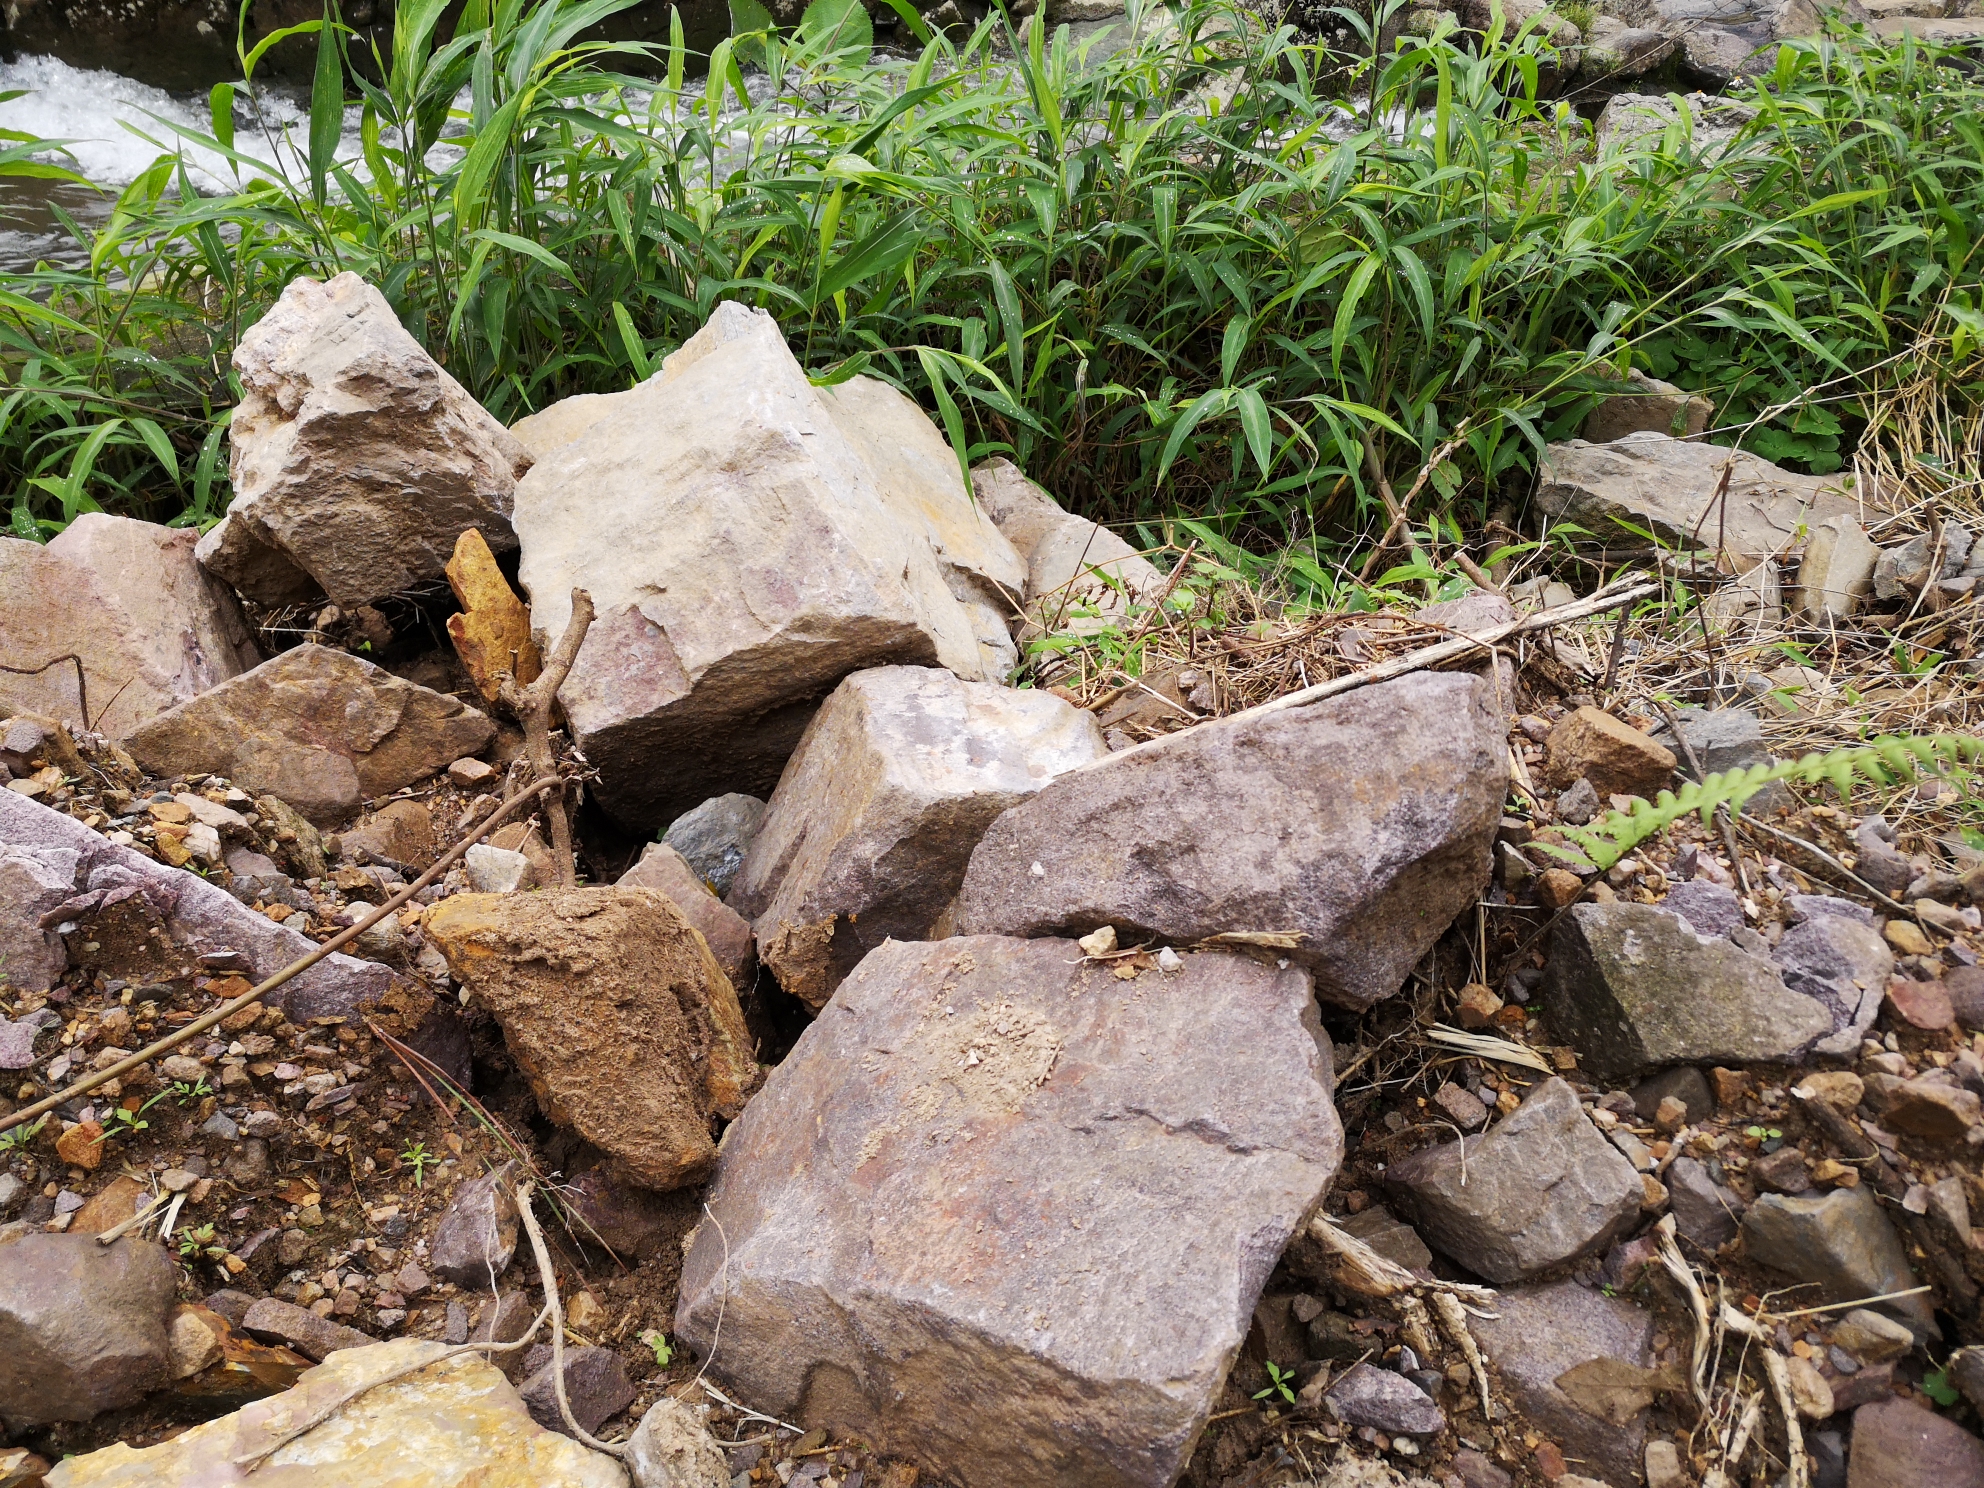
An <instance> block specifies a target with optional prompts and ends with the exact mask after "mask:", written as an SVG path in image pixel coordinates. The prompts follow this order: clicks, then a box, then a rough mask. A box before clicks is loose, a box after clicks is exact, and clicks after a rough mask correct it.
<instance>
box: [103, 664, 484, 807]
mask: <svg viewBox="0 0 1984 1488" xmlns="http://www.w3.org/2000/svg"><path fill="white" fill-rule="evenodd" d="M495 737H496V726H495V725H494V724H493V723H491V722H490V721H489V718H488V716H487V715H486V714H483V713H480V712H478V711H477V710H476V709H474V708H470V707H467V706H466V705H464V704H463V703H462V701H461V700H460V699H459V698H455V697H451V696H449V695H448V694H447V693H443V692H435V691H434V690H433V689H432V688H427V687H422V686H420V685H419V684H418V683H415V682H408V681H405V680H403V679H401V678H399V677H395V676H394V675H393V674H392V673H391V672H388V671H386V670H385V669H384V668H382V667H376V666H374V665H373V664H372V663H371V662H369V661H366V660H364V659H363V658H361V657H357V656H353V655H352V654H351V653H350V652H347V651H337V650H333V649H332V648H330V647H328V646H316V645H304V646H298V647H296V648H295V649H294V650H291V651H285V652H283V653H282V655H280V656H278V657H276V658H275V659H274V660H272V661H265V662H263V663H262V664H261V665H260V666H258V667H256V668H255V669H254V670H253V671H252V672H244V673H242V675H240V676H239V677H235V678H233V679H232V680H230V681H228V682H224V683H222V684H221V685H220V686H218V687H215V688H213V689H212V690H211V691H208V692H205V693H202V694H201V695H200V696H199V697H197V698H194V699H193V700H192V701H191V702H188V703H184V704H182V705H180V706H179V707H177V708H174V709H172V710H171V711H170V712H167V713H163V714H161V715H159V716H158V717H157V718H155V719H153V720H152V721H151V722H150V723H147V724H146V725H145V726H144V727H143V728H140V729H138V730H137V731H136V732H135V733H133V734H132V736H131V738H130V740H129V747H130V750H131V753H132V755H133V756H134V757H135V758H136V759H137V761H138V763H139V764H141V765H143V766H144V767H145V768H146V769H147V770H150V771H151V772H152V773H153V774H156V775H185V774H193V773H197V772H201V771H204V772H206V773H207V774H211V775H224V776H226V777H227V778H228V779H230V780H232V781H233V782H234V783H235V784H236V785H238V786H240V787H241V788H242V789H243V790H249V791H257V792H259V791H267V792H269V793H270V794H272V795H276V796H279V797H281V798H282V799H283V800H284V801H287V802H288V803H289V804H290V805H291V806H293V807H295V808H296V809H297V810H298V811H300V812H302V813H303V815H304V816H306V817H308V818H309V819H310V820H311V821H313V822H318V823H324V822H333V821H338V820H341V819H342V818H344V817H347V816H350V815H351V814H352V813H353V812H355V811H356V810H357V809H358V806H359V803H360V802H361V801H364V800H367V799H370V798H372V797H375V796H384V795H390V794H391V793H392V792H394V791H396V790H398V789H399V788H400V787H401V786H405V785H411V784H413V782H414V781H416V780H421V779H424V778H425V777H427V776H429V775H432V774H434V773H435V772H436V771H439V770H445V769H446V768H447V767H448V766H449V765H451V764H452V763H454V762H455V761H456V760H458V759H460V758H461V757H462V756H463V755H469V754H479V753H480V752H481V751H482V750H483V749H485V748H487V747H488V744H489V741H490V740H491V739H493V738H495Z"/></svg>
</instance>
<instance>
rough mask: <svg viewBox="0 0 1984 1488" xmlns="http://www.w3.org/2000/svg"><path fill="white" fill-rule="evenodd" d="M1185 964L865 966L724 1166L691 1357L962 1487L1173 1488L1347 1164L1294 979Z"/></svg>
mask: <svg viewBox="0 0 1984 1488" xmlns="http://www.w3.org/2000/svg"><path fill="white" fill-rule="evenodd" d="M1182 960H1183V966H1182V967H1181V969H1180V970H1179V971H1177V972H1175V973H1171V974H1166V973H1164V972H1161V971H1158V970H1155V969H1151V970H1145V971H1142V972H1140V973H1138V974H1137V975H1135V977H1134V978H1133V979H1129V980H1124V979H1120V978H1118V977H1116V976H1114V975H1112V974H1111V972H1110V971H1109V970H1108V969H1106V968H1104V967H1101V966H1097V965H1093V964H1089V963H1085V962H1084V960H1083V958H1082V956H1081V953H1080V950H1079V948H1078V947H1076V946H1075V945H1073V944H1072V943H1070V942H1068V941H1064V940H1033V941H1019V940H1009V939H1004V938H1001V937H993V936H977V937H967V938H962V939H955V940H947V941H940V942H935V943H926V944H920V945H910V944H903V943H900V942H898V943H892V944H889V945H885V946H883V947H882V948H881V949H879V950H877V951H875V952H873V953H872V954H871V955H870V956H869V957H868V958H867V960H865V961H864V962H862V964H861V965H860V966H859V967H858V968H856V970H855V972H854V974H853V975H852V976H851V977H849V978H848V979H847V980H846V981H845V982H843V983H842V984H841V987H840V990H839V991H838V992H837V993H836V994H835V995H834V999H833V1001H832V1002H831V1003H830V1004H829V1005H828V1007H827V1009H826V1011H825V1012H824V1013H823V1014H821V1016H820V1018H819V1019H818V1020H817V1021H815V1022H814V1023H813V1024H812V1026H811V1027H809V1028H808V1029H807V1030H806V1032H805V1033H804V1034H803V1035H802V1036H801V1038H800V1040H799V1043H798V1045H797V1046H796V1047H795V1048H794V1050H793V1052H792V1054H791V1055H790V1056H789V1057H788V1058H787V1059H786V1061H785V1062H784V1063H783V1064H781V1065H780V1066H779V1067H778V1068H777V1069H776V1070H775V1071H774V1072H773V1073H772V1076H771V1078H770V1080H769V1081H768V1082H767V1084H766V1087H765V1089H764V1090H763V1091H762V1092H761V1093H760V1094H759V1095H758V1096H757V1097H756V1098H755V1099H754V1100H753V1101H752V1103H751V1105H750V1106H749V1108H748V1109H747V1110H746V1111H745V1113H744V1116H743V1119H742V1120H741V1121H739V1122H738V1123H737V1124H736V1125H735V1126H733V1127H732V1128H731V1129H730V1131H729V1133H728V1134H727V1136H726V1139H725V1142H724V1150H723V1156H722V1159H721V1161H720V1163H719V1166H718V1175H717V1181H716V1184H715V1186H714V1188H713V1189H712V1190H711V1192H710V1195H709V1198H708V1204H709V1209H710V1213H711V1215H712V1216H713V1217H714V1222H710V1223H705V1224H703V1225H702V1226H701V1227H700V1229H699V1230H698V1231H697V1235H696V1239H695V1242H694V1244H693V1246H692V1247H691V1248H690V1250H689V1253H688V1258H687V1260H686V1262H685V1265H684V1270H683V1275H682V1286H681V1298H680V1301H679V1303H678V1305H677V1310H676V1330H677V1333H678V1334H679V1336H680V1337H681V1338H682V1340H683V1341H684V1342H685V1343H686V1344H688V1345H689V1346H690V1347H691V1348H692V1349H694V1350H696V1351H697V1352H698V1353H701V1354H704V1355H706V1356H707V1355H708V1354H709V1351H710V1349H711V1347H712V1345H713V1344H714V1346H715V1350H716V1351H715V1355H714V1357H713V1358H712V1359H711V1360H710V1368H711V1371H712V1373H714V1374H715V1375H716V1376H718V1377H719V1378H721V1379H724V1380H727V1381H729V1382H731V1383H732V1384H734V1385H735V1386H736V1387H737V1388H738V1389H740V1390H742V1391H743V1392H744V1395H745V1397H746V1398H749V1399H751V1400H753V1401H755V1402H756V1403H757V1404H758V1406H759V1407H760V1408H761V1409H763V1410H766V1411H770V1412H774V1413H776V1414H778V1415H780V1416H782V1417H784V1418H785V1419H788V1420H795V1419H796V1420H801V1421H804V1422H806V1423H807V1424H809V1425H810V1424H814V1423H817V1424H820V1425H823V1426H830V1427H832V1428H834V1429H836V1430H841V1431H846V1432H849V1433H852V1434H856V1435H859V1436H861V1437H863V1438H864V1439H866V1440H868V1441H871V1442H873V1443H875V1444H876V1446H877V1447H878V1448H879V1449H881V1450H883V1451H887V1452H890V1453H892V1454H897V1455H902V1456H907V1457H910V1458H912V1459H914V1460H915V1461H918V1462H920V1463H922V1464H924V1465H925V1466H926V1467H927V1468H928V1469H929V1470H931V1471H932V1472H937V1473H942V1474H944V1475H945V1476H947V1477H951V1478H955V1479H956V1480H957V1481H958V1482H960V1483H961V1484H963V1485H964V1488H994V1485H998V1488H1004V1485H1009V1484H1016V1483H1026V1484H1029V1485H1038V1488H1076V1485H1080V1488H1131V1485H1134V1488H1169V1485H1170V1484H1172V1483H1174V1482H1175V1481H1176V1480H1177V1478H1178V1475H1179V1473H1180V1471H1181V1470H1182V1469H1183V1467H1184V1465H1185V1462H1186V1460H1187V1458H1188V1457H1189V1456H1190V1454H1191V1450H1192V1447H1193V1444H1194V1442H1195V1441H1196V1440H1197V1438H1198V1434H1199V1431H1200V1429H1201V1428H1202V1427H1203V1425H1204V1424H1205V1421H1206V1417H1207V1415H1208V1413H1209V1412H1210V1411H1211V1409H1212V1407H1213V1404H1214V1402H1215V1400H1216V1398H1217V1397H1218V1394H1219V1391H1220V1389H1221V1387H1222V1385H1223V1384H1224V1382H1225V1379H1226V1375H1227V1371H1228V1369H1229V1367H1230V1366H1231V1364H1232V1362H1233V1359H1234V1356H1235V1354H1236V1353H1237V1351H1238V1350H1239V1348H1240V1345H1241V1343H1242V1341H1243V1339H1244V1337H1245V1334H1246V1331H1247V1327H1248V1323H1249V1320H1250V1318H1251V1315H1252V1312H1253V1308H1254V1304H1255V1302H1256V1300H1257V1299H1258V1297H1259V1295H1260V1291H1261V1287H1262V1285H1263V1283H1264V1282H1265V1281H1266V1280H1267V1277H1268V1274H1269V1272H1270V1271H1272V1270H1273V1268H1274V1265H1275V1261H1276V1258H1277V1257H1278V1256H1279V1255H1280V1254H1281V1250H1282V1247H1283V1245H1284V1244H1285V1243H1286V1241H1287V1239H1288V1237H1289V1235H1290V1233H1291V1232H1292V1231H1293V1230H1294V1228H1295V1226H1296V1224H1297V1223H1298V1222H1299V1221H1300V1220H1302V1219H1303V1218H1304V1217H1305V1216H1306V1215H1307V1214H1308V1212H1309V1211H1310V1209H1311V1208H1312V1207H1313V1206H1314V1205H1315V1203H1316V1201H1317V1200H1318V1199H1319V1198H1320V1197H1321V1196H1322V1194H1323V1191H1324V1189H1325V1188H1326V1187H1327V1186H1328V1184H1329V1181H1330V1178H1331V1177H1332V1175H1333V1174H1334V1173H1335V1171H1336V1168H1337V1165H1338V1163H1339V1161H1340V1160H1341V1157H1342V1129H1341V1127H1340V1126H1339V1125H1338V1122H1337V1117H1336V1112H1335V1109H1334V1107H1333V1106H1332V1104H1331V1095H1332V1089H1331V1086H1332V1080H1331V1057H1330V1052H1329V1040H1328V1038H1327V1036H1326V1035H1325V1034H1324V1033H1323V1032H1322V1030H1321V1026H1320V1024H1319V1022H1318V1019H1317V1012H1316V1007H1315V1003H1314V999H1313V997H1312V996H1311V994H1310V987H1309V978H1308V976H1307V975H1306V974H1305V973H1304V972H1303V971H1302V970H1301V969H1300V968H1298V967H1293V966H1290V967H1286V968H1283V969H1281V970H1276V969H1275V967H1273V966H1272V965H1264V964H1262V963H1260V962H1256V961H1254V960H1251V959H1248V958H1246V957H1243V956H1240V955H1237V954H1234V953H1231V952H1223V951H1210V952H1199V953H1194V954H1190V955H1187V956H1185V957H1183V958H1182ZM1180 1215H1189V1216H1191V1219H1190V1222H1189V1223H1182V1224H1181V1223H1178V1222H1177V1218H1178V1216H1180ZM719 1226H720V1227H721V1228H720V1229H719ZM719 1312H721V1315H722V1329H721V1334H720V1337H719V1335H718V1330H717V1318H718V1315H719Z"/></svg>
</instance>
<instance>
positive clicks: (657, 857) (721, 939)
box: [616, 842, 758, 995]
mask: <svg viewBox="0 0 1984 1488" xmlns="http://www.w3.org/2000/svg"><path fill="white" fill-rule="evenodd" d="M616 882H617V883H618V884H619V885H620V886H621V887H623V888H630V889H653V890H655V891H656V892H657V893H659V894H661V895H663V896H664V897H665V898H666V899H667V900H668V902H669V903H670V904H672V905H674V906H675V908H676V909H677V910H678V911H680V913H681V915H682V918H683V919H685V920H687V921H688V922H689V923H690V924H692V925H694V926H695V927H696V929H697V930H699V931H701V932H702V936H703V939H704V940H706V941H708V942H709V947H710V951H711V952H712V953H713V954H714V955H715V956H716V964H717V965H718V966H721V967H722V968H723V975H724V979H725V980H726V981H728V982H729V983H730V986H731V989H732V990H733V991H735V992H737V993H739V994H740V995H741V994H742V993H743V992H745V991H747V990H748V989H749V988H750V986H751V984H752V982H753V981H754V980H755V979H756V977H757V973H758V951H757V945H756V943H755V942H754V941H753V940H752V939H751V922H750V921H749V920H747V919H745V918H744V916H742V915H740V914H739V913H738V912H737V911H736V910H734V909H732V908H731V907H730V906H729V905H728V904H725V903H724V902H723V901H722V900H721V899H719V898H717V896H716V895H715V894H713V893H711V892H710V886H709V884H708V883H706V882H705V881H704V880H703V879H702V878H701V877H700V876H699V875H698V874H697V872H696V870H695V869H694V868H691V867H690V866H689V864H688V861H687V860H686V859H685V858H683V856H682V854H680V853H679V852H677V851H676V850H675V849H674V848H672V847H670V846H668V844H666V843H664V842H650V843H649V844H648V845H647V846H646V847H645V848H643V849H642V850H641V858H640V861H639V862H637V863H636V864H634V866H633V867H631V868H629V869H628V870H627V871H626V872H625V873H623V874H621V875H620V877H619V878H618V879H617V880H616Z"/></svg>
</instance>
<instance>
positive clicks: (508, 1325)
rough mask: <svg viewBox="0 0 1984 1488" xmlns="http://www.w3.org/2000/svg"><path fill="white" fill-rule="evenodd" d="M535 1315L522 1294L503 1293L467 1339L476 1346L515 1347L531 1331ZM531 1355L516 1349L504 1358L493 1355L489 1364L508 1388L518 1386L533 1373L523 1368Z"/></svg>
mask: <svg viewBox="0 0 1984 1488" xmlns="http://www.w3.org/2000/svg"><path fill="white" fill-rule="evenodd" d="M537 1313H538V1308H537V1306H536V1304H535V1303H533V1302H532V1301H531V1300H530V1298H529V1297H527V1296H526V1295H525V1294H524V1293H523V1292H522V1291H521V1290H517V1291H509V1292H504V1293H503V1294H502V1295H501V1296H499V1297H498V1298H497V1299H496V1302H495V1305H493V1306H491V1307H489V1308H488V1309H486V1310H485V1311H484V1312H483V1314H482V1315H481V1316H480V1317H479V1318H478V1319H477V1320H476V1324H475V1329H474V1332H473V1333H472V1334H471V1335H470V1336H471V1337H472V1338H473V1339H474V1340H475V1341H476V1342H477V1343H515V1342H516V1341H517V1340H518V1339H520V1338H522V1337H523V1336H524V1334H525V1333H527V1332H529V1331H530V1325H531V1324H532V1323H534V1322H535V1321H537ZM531 1352H532V1350H530V1349H517V1350H513V1351H511V1352H510V1353H507V1354H492V1355H490V1362H492V1363H493V1364H495V1366H496V1367H497V1368H498V1369H500V1370H502V1371H503V1376H504V1378H506V1379H508V1380H509V1382H510V1383H511V1384H513V1385H516V1384H521V1383H523V1381H524V1378H525V1377H526V1376H527V1375H529V1374H532V1373H534V1372H535V1371H533V1370H528V1369H526V1368H525V1367H524V1364H525V1361H526V1360H527V1359H528V1358H529V1356H530V1354H531Z"/></svg>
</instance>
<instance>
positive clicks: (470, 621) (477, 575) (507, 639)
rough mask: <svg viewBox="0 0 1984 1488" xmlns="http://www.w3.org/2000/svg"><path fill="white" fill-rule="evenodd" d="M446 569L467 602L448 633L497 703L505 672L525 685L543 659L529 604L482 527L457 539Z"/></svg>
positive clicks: (452, 619)
mask: <svg viewBox="0 0 1984 1488" xmlns="http://www.w3.org/2000/svg"><path fill="white" fill-rule="evenodd" d="M447 574H448V587H449V588H450V589H452V590H454V591H455V600H456V602H457V603H459V604H460V605H461V607H462V613H461V614H459V615H450V616H449V617H448V637H449V639H450V640H452V641H453V642H454V643H455V651H456V653H457V654H458V655H459V656H460V657H461V659H462V665H463V666H465V667H467V668H468V674H469V677H470V678H471V680H473V681H474V683H475V688H476V691H477V692H480V693H481V694H482V696H483V699H484V700H485V701H486V702H491V703H493V702H495V701H496V694H497V691H498V688H499V685H500V681H499V679H500V678H501V676H502V674H503V673H504V672H509V673H511V674H512V675H513V676H515V678H516V679H517V683H518V685H520V686H525V685H528V684H529V683H531V682H533V681H535V680H536V678H537V674H538V672H539V670H540V669H541V668H542V665H543V662H542V659H541V658H540V657H539V655H538V651H537V642H535V641H533V640H532V639H531V636H530V607H529V606H528V605H526V604H525V603H524V602H523V601H522V600H521V599H518V598H517V594H516V591H515V590H514V589H512V588H511V587H510V584H509V581H508V580H507V579H505V578H504V577H503V571H502V570H501V569H500V568H498V567H497V566H496V555H495V554H494V553H492V552H490V551H489V543H488V541H487V540H486V539H485V538H484V537H483V535H482V534H481V532H479V531H478V530H476V529H475V528H473V527H471V528H469V530H468V531H466V532H464V533H463V534H462V535H461V536H460V538H458V539H457V540H456V542H455V556H454V557H452V558H450V559H449V560H448V565H447Z"/></svg>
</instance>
